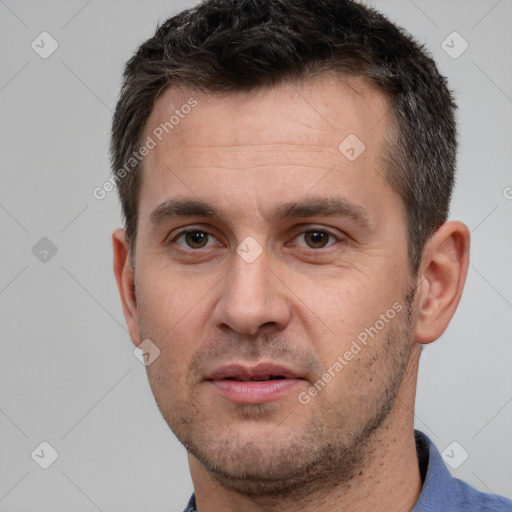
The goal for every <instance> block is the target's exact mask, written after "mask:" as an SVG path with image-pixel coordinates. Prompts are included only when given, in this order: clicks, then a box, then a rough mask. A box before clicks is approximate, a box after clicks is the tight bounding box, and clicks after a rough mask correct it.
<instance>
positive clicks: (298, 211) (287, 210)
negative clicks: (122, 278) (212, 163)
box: [149, 197, 371, 227]
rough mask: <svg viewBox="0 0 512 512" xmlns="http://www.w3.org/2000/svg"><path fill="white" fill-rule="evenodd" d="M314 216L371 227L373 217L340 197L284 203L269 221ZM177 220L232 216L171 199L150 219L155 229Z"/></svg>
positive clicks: (199, 203) (208, 206) (189, 201)
mask: <svg viewBox="0 0 512 512" xmlns="http://www.w3.org/2000/svg"><path fill="white" fill-rule="evenodd" d="M314 216H321V217H348V218H349V219H351V220H353V221H355V222H356V223H357V224H360V225H361V226H364V227H369V226H370V225H371V222H370V218H369V215H368V213H367V211H366V210H365V209H364V208H363V207H362V206H359V205H357V204H354V203H351V202H350V201H348V200H346V199H343V198H339V197H334V198H332V197H310V198H307V199H303V200H301V201H292V202H287V203H281V204H278V205H277V206H275V207H274V208H273V209H272V211H271V215H270V219H269V220H270V221H274V222H278V221H281V220H284V219H290V218H292V219H293V218H304V217H314ZM177 217H205V218H223V217H224V218H226V217H228V216H227V215H225V214H223V212H222V211H221V210H220V209H218V208H216V207H215V206H213V205H211V204H209V203H207V202H205V201H201V200H197V199H168V200H167V201H164V202H163V203H161V204H160V205H158V206H157V207H156V208H155V209H154V210H153V211H152V212H151V213H150V214H149V220H150V222H151V224H153V225H155V226H158V225H159V224H161V223H163V222H165V221H166V220H168V219H172V218H177Z"/></svg>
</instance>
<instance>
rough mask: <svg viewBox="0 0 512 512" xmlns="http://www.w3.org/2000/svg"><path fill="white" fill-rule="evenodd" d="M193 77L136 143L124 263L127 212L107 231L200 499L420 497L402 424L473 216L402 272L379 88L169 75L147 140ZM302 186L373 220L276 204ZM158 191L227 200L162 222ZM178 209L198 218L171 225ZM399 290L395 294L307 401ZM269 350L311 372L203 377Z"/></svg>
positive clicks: (281, 502)
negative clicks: (246, 398) (138, 174)
mask: <svg viewBox="0 0 512 512" xmlns="http://www.w3.org/2000/svg"><path fill="white" fill-rule="evenodd" d="M191 96H193V97H194V98H195V99H196V100H197V101H198V105H197V106H196V107H195V108H194V109H193V110H192V111H191V112H190V113H189V114H188V115H187V116H186V117H185V118H184V119H183V120H180V123H179V124H178V125H176V126H175V127H174V129H173V131H172V133H171V134H169V136H167V137H165V138H164V139H163V140H162V142H160V143H159V144H158V145H157V146H156V147H155V148H154V149H153V150H152V151H150V152H149V154H148V155H147V156H146V157H145V161H144V172H143V180H142V187H141V191H140V196H139V199H140V201H139V219H138V228H137V230H138V231H137V239H136V245H135V262H133V261H131V260H130V257H129V243H128V241H127V239H126V234H125V232H124V230H122V229H118V230H116V231H115V232H114V234H113V246H114V271H115V275H116V279H117V283H118V286H119V291H120V295H121V299H122V304H123V310H124V314H125V318H126V321H127V324H128V327H129V331H130V336H131V339H132V341H133V343H134V344H135V345H139V343H140V342H141V341H142V340H143V339H146V338H148V339H150V340H151V341H152V342H153V343H154V344H155V345H156V346H158V348H159V349H160V351H161V353H160V356H159V357H158V358H157V359H156V360H155V361H154V362H153V363H152V364H151V365H149V366H148V367H147V370H148V378H149V382H150V384H151V387H152V390H153V393H154V395H155V398H156V401H157V404H158V406H159V408H160V410H161V412H162V414H163V416H164V418H165V420H166V421H167V423H168V424H169V426H170V427H171V429H172V430H173V432H174V433H175V434H176V436H177V437H178V439H179V440H180V441H181V442H182V443H183V444H184V445H185V446H186V447H187V448H188V450H189V464H190V471H191V475H192V479H193V482H194V489H195V492H196V499H197V506H198V510H199V511H200V512H214V511H223V512H226V511H237V510H245V511H249V512H251V511H266V510H276V509H277V507H279V510H281V511H294V510H301V511H306V512H307V511H309V510H319V509H323V507H325V510H343V511H353V510H354V511H355V510H357V511H363V512H364V511H366V510H368V511H376V510H379V511H387V510H390V511H391V510H393V511H402V510H403V511H406V510H411V509H412V507H413V506H414V503H415V501H416V500H417V498H418V495H419V493H420V491H421V485H422V482H421V478H420V473H419V468H418V461H417V456H416V450H415V443H414V436H413V419H414V418H413V416H414V414H413V411H414V398H415V388H416V378H417V370H418V360H419V354H420V348H421V345H422V344H425V343H430V342H432V341H434V340H435V339H437V338H438V337H439V336H440V335H441V334H442V333H443V331H444V330H445V328H446V326H447V324H448V322H449V321H450V319H451V317H452V315H453V313H454V312H455V309H456V307H457V304H458V302H459V299H460V296H461V293H462V289H463V286H464V280H465V276H466V272H467V267H468V248H469V232H468V230H467V228H466V227H465V226H464V225H463V224H462V223H460V222H447V223H445V224H444V225H443V226H442V227H441V228H440V229H439V230H438V231H437V232H436V233H435V234H434V236H433V237H432V238H431V239H430V241H429V242H428V244H427V246H426V247H425V250H424V254H423V260H422V263H421V267H420V269H419V272H418V275H417V276H412V275H411V273H410V270H409V260H408V252H407V233H406V227H405V226H406V219H405V212H404V208H403V204H402V201H401V199H400V197H399V196H398V195H397V194H396V193H395V192H394V190H393V189H392V188H391V186H390V185H389V183H388V182H387V181H386V179H385V174H386V171H385V166H384V161H383V158H382V154H383V150H384V135H385V133H386V131H387V130H389V128H390V123H392V118H391V115H390V113H389V112H390V107H389V104H388V102H387V100H386V99H385V98H384V97H383V95H382V94H381V93H379V92H377V91H375V90H374V89H372V88H371V87H370V86H368V85H366V84H365V83H364V82H363V81H362V80H358V79H350V80H343V81H342V80H340V79H335V78H328V77H323V78H321V79H317V80H315V81H310V82H307V83H305V84H300V85H297V84H293V85H292V84H282V85H279V86H277V87H275V88H273V89H266V90H263V91H260V92H258V93H251V94H228V95H223V96H207V95H204V94H197V93H192V92H190V91H186V90H181V89H177V88H172V89H169V90H167V91H165V92H164V93H163V94H162V96H161V97H160V98H159V99H158V101H157V102H156V103H155V106H154V108H153V111H152V113H151V116H150V119H149V121H148V124H147V128H146V133H145V135H144V139H145V138H146V137H147V136H148V135H151V131H152V129H153V128H154V127H155V126H158V125H159V124H160V123H162V122H165V121H166V120H168V119H169V117H170V115H172V114H173V113H174V111H175V109H176V108H180V106H181V105H183V104H185V103H186V102H187V100H188V98H190V97H191ZM349 134H356V135H357V137H358V138H359V139H360V140H362V141H363V142H364V144H365V146H366V148H365V150H364V152H363V153H361V154H360V156H359V157H358V158H357V159H355V160H354V161H349V160H348V159H347V158H346V157H345V156H344V155H343V154H341V152H340V151H339V150H338V145H339V144H340V142H341V141H343V140H344V139H345V138H346V137H347V136H348V135H349ZM313 198H315V199H320V200H321V202H323V204H326V203H327V202H328V200H332V199H334V198H337V199H342V200H343V201H345V202H348V203H350V204H351V205H356V208H355V209H356V210H357V211H358V212H359V213H361V212H363V213H364V221H363V220H362V219H361V218H357V219H356V218H354V217H353V216H351V215H346V214H345V215H329V216H327V215H325V214H322V212H320V213H315V212H309V214H308V215H307V216H304V215H303V213H304V212H302V213H301V212H299V213H301V214H300V215H299V216H293V217H289V218H283V219H280V218H276V217H274V216H273V214H272V213H273V212H274V210H275V208H276V207H278V206H279V205H280V204H282V203H293V202H299V201H304V200H306V199H313ZM169 199H192V200H196V201H197V200H202V201H204V202H207V203H208V204H210V205H211V206H212V207H214V208H215V209H217V210H219V212H220V213H219V215H214V216H212V217H205V216H204V215H192V216H181V215H180V216H173V217H166V218H164V219H163V220H161V222H154V216H153V217H152V216H151V214H152V212H154V211H155V209H156V208H157V207H158V206H159V205H161V204H162V203H164V202H165V201H168V200H169ZM351 211H352V210H351ZM152 219H153V220H152ZM184 228H187V229H196V231H200V232H202V233H203V235H201V233H196V235H195V238H194V237H192V238H191V237H190V235H189V236H188V237H186V236H183V235H182V236H179V235H180V234H181V231H182V230H183V229H184ZM180 230H181V231H180ZM319 232H320V234H318V233H319ZM325 232H327V233H330V236H329V235H326V234H321V233H325ZM204 233H208V235H207V236H205V235H204ZM313 233H317V234H316V235H314V234H313ZM201 236H202V237H203V238H202V239H201ZM249 236H250V237H252V238H253V239H254V240H256V242H257V243H258V244H259V246H260V247H261V249H262V252H261V254H260V255H259V256H258V258H257V259H255V261H253V262H252V263H247V262H246V261H245V260H244V259H243V258H242V257H241V256H240V255H239V254H237V252H236V249H237V247H238V246H239V245H240V244H241V243H242V242H243V241H244V240H245V239H246V237H249ZM199 239H201V240H202V241H205V240H206V241H207V243H206V246H205V247H197V245H198V244H196V245H194V243H195V242H197V240H199ZM319 241H320V243H319ZM187 242H188V245H187ZM191 243H192V247H191V246H190V244H191ZM311 245H313V246H311ZM393 304H395V305H396V304H399V305H400V306H401V310H400V312H399V313H397V314H396V316H394V318H393V319H392V320H390V321H389V322H387V323H385V324H384V327H383V328H382V329H380V330H379V332H378V334H377V335H376V336H375V337H373V338H371V340H370V341H369V343H368V344H367V346H363V347H362V349H361V350H360V351H359V352H358V353H357V354H355V355H354V356H353V358H352V359H351V360H350V361H349V362H348V363H347V364H346V365H345V366H344V367H343V369H342V370H341V371H339V372H337V373H336V375H335V377H333V378H332V380H331V381H330V382H329V383H328V384H327V385H326V386H325V387H324V388H323V389H322V390H321V391H320V392H319V393H317V394H316V396H313V397H312V398H311V400H310V401H309V403H307V404H302V403H300V401H299V400H298V394H299V393H300V392H307V390H308V389H310V388H311V386H313V385H314V384H315V382H317V381H318V379H319V378H322V375H323V374H324V373H325V372H326V371H327V369H328V368H329V367H332V365H333V363H334V362H335V361H336V360H337V358H338V356H339V355H343V354H345V352H346V351H347V350H349V349H350V347H351V344H352V342H353V341H354V340H355V339H356V338H357V336H358V334H360V333H361V332H362V331H364V330H365V328H369V327H371V326H374V325H376V321H377V320H379V318H381V317H380V315H382V314H385V313H386V311H388V310H390V309H391V308H392V306H393ZM262 361H265V362H267V361H271V362H273V363H276V364H282V365H285V366H287V367H289V368H293V369H294V371H296V372H297V373H298V374H300V376H301V377H302V380H301V381H299V382H298V384H297V385H296V386H295V387H294V388H293V390H292V391H290V392H289V393H286V394H284V395H282V396H280V397H279V398H277V399H276V400H274V401H271V402H268V403H262V404H238V403H234V402H233V401H231V400H227V399H226V398H225V397H223V396H221V395H220V394H219V393H218V391H217V390H216V389H215V388H214V387H213V386H212V385H211V383H210V382H208V381H205V380H204V379H205V377H206V376H207V375H208V374H209V372H211V371H212V370H213V369H215V368H217V367H218V366H220V365H224V364H232V363H237V364H241V365H246V366H251V365H254V364H256V363H259V362H262Z"/></svg>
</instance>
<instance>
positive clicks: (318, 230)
mask: <svg viewBox="0 0 512 512" xmlns="http://www.w3.org/2000/svg"><path fill="white" fill-rule="evenodd" d="M190 233H202V234H205V235H207V236H208V237H212V238H215V235H213V234H212V233H210V232H208V231H206V230H203V229H197V228H195V229H187V230H185V231H181V232H180V233H178V234H177V235H176V236H175V237H174V238H172V239H171V240H169V241H168V242H166V244H167V245H170V244H176V243H177V240H178V239H179V238H181V237H184V236H186V235H187V234H190ZM307 233H323V234H326V235H328V236H329V237H330V238H331V239H334V240H335V241H336V242H342V241H344V240H345V238H344V237H340V236H337V235H335V234H334V233H331V232H330V231H328V230H326V229H324V228H315V227H311V228H309V229H306V230H304V231H301V232H300V233H298V234H297V235H295V236H294V238H293V240H295V239H297V238H298V237H299V236H300V235H305V234H307ZM208 241H209V240H208ZM207 243H208V242H207ZM332 245H334V244H329V245H326V246H324V247H319V248H314V247H301V248H302V249H305V250H308V249H310V250H312V251H319V250H320V249H328V248H329V247H331V246H332ZM180 247H181V246H180ZM181 248H182V249H183V250H190V251H195V252H198V251H200V250H201V249H204V248H203V247H199V248H193V247H188V249H185V248H183V247H181Z"/></svg>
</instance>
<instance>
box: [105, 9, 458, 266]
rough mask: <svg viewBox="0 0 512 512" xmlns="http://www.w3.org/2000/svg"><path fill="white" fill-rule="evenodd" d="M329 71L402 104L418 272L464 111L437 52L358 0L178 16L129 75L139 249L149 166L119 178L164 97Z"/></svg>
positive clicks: (395, 105) (126, 188)
mask: <svg viewBox="0 0 512 512" xmlns="http://www.w3.org/2000/svg"><path fill="white" fill-rule="evenodd" d="M322 73H335V74H338V75H339V76H348V77H350V76H362V77H364V78H365V79H366V80H367V81H368V82H369V83H370V84H372V85H373V86H374V87H375V88H376V89H377V90H379V91H381V92H382V93H384V94H385V95H386V97H387V98H388V99H389V100H390V102H391V105H392V116H393V119H394V123H393V128H392V129H391V131H390V133H389V136H388V139H389V140H388V144H387V151H386V155H384V156H385V159H386V165H387V169H386V178H387V179H388V181H389V182H390V184H391V185H392V186H393V188H394V190H395V191H396V192H397V193H398V194H399V195H400V197H401V198H402V200H403V202H404V205H405V210H406V214H407V226H408V240H409V258H410V263H411V269H412V271H413V272H416V271H417V269H418V267H419V264H420V261H421V256H422V252H423V248H424V245H425V243H426V241H427V240H428V239H429V237H430V236H431V235H432V234H433V233H434V232H435V231H436V230H437V229H438V228H439V227H440V226H441V225H442V224H443V223H444V222H445V221H446V218H447V216H448V211H449V205H450V198H451V194H452V189H453V183H454V174H455V160H456V148H457V143H456V123H455V117H454V114H455V109H456V106H455V103H454V101H453V98H452V96H451V93H450V91H449V89H448V87H447V85H446V80H445V79H444V77H443V76H441V75H440V73H439V71H438V69H437V67H436V65H435V63H434V61H433V60H432V58H431V57H430V56H429V55H428V53H427V52H426V51H425V49H424V48H423V47H422V46H420V45H419V44H418V43H417V42H416V41H415V40H414V39H413V38H412V37H411V36H410V35H408V34H407V33H405V31H404V30H403V29H401V28H399V27H397V26H395V25H394V24H393V23H391V22H390V21H389V20H388V19H387V18H386V17H385V16H384V15H382V14H380V13H378V12H377V11H375V10H374V9H371V8H369V7H366V6H364V5H362V4H360V3H356V2H354V1H350V0H206V1H204V2H202V3H201V4H199V5H198V6H197V7H195V8H193V9H188V10H185V11H182V12H181V13H179V14H177V15H176V16H173V17H172V18H170V19H168V20H167V21H166V22H165V23H163V24H162V25H161V26H159V27H158V28H157V31H156V33H155V35H154V36H153V37H152V38H151V39H149V40H148V41H146V42H145V43H144V44H142V45H141V46H140V48H139V49H138V50H137V52H136V53H135V55H134V56H133V57H132V58H131V59H130V60H129V61H128V63H127V64H126V67H125V70H124V75H123V78H124V80H123V85H122V90H121V94H120V99H119V101H118V103H117V107H116V110H115V114H114V118H113V122H112V139H111V161H112V168H113V172H114V177H115V178H116V180H117V185H118V191H119V196H120V199H121V205H122V210H123V217H124V221H125V229H126V231H127V236H128V240H129V241H130V244H131V247H132V248H133V247H134V245H135V238H136V229H137V215H138V196H139V190H140V183H141V165H140V164H137V165H136V166H134V168H133V169H132V170H131V171H130V172H128V173H126V172H124V173H122V174H123V175H122V176H121V173H120V172H119V170H120V169H122V168H123V166H126V162H127V160H128V159H129V158H130V157H131V156H132V154H133V153H134V152H136V151H137V150H138V148H139V147H140V145H141V143H142V134H143V132H144V129H145V126H146V123H147V120H148V118H149V116H150V114H151V111H152V108H153V105H154V103H155V101H156V99H157V98H158V97H159V95H160V94H161V93H162V92H163V91H164V90H166V89H167V88H169V87H171V86H176V85H178V86H183V87H186V88H189V89H190V90H192V91H199V92H204V93H208V94H215V93H229V92H235V91H236V92H238V91H247V92H250V91H255V90H257V89H261V88H265V87H271V86H273V85H276V84H279V83H282V82H286V81H299V80H307V79H308V78H311V77H313V76H317V75H319V74H322ZM125 169H126V167H125Z"/></svg>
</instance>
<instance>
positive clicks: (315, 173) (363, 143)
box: [140, 77, 392, 216]
mask: <svg viewBox="0 0 512 512" xmlns="http://www.w3.org/2000/svg"><path fill="white" fill-rule="evenodd" d="M390 113H391V108H390V105H389V103H388V100H387V99H386V98H385V96H384V95H383V94H382V93H380V92H378V91H377V90H376V89H374V88H373V87H371V86H369V85H368V84H367V83H366V82H365V81H364V80H362V79H355V78H351V79H344V80H341V79H339V78H334V77H324V78H322V79H317V80H315V81H311V82H306V83H303V84H300V85H299V84H293V83H283V84H280V85H278V86H276V87H273V88H267V89H261V90H259V91H257V92H251V93H230V94H223V95H219V94H215V95H212V94H210V95H208V94H204V93H197V92H193V91H190V90H186V89H180V88H170V89H168V90H166V91H165V92H164V93H163V94H162V95H161V96H160V97H159V98H158V100H157V101H156V102H155V105H154V108H153V110H152V112H151V115H150V118H149V120H148V123H147V125H146V128H145V133H144V137H143V140H148V138H151V139H152V140H153V141H154V148H153V149H152V150H151V151H150V152H149V154H147V156H146V157H145V159H144V163H143V169H144V170H143V179H142V190H141V195H140V197H141V203H140V213H141V215H142V216H143V215H147V214H148V212H149V210H150V208H151V206H152V205H154V204H155V203H157V202H159V201H160V202H161V201H164V200H165V199H166V198H167V197H168V196H169V195H173V194H175V195H180V194H181V195H184V194H185V195H190V194H191V193H198V194H200V193H202V192H206V191H209V193H210V195H212V194H213V195H214V192H215V191H218V198H221V197H222V194H225V193H226V191H227V190H229V192H230V194H231V196H232V197H233V196H234V195H236V193H237V192H245V193H246V194H248V192H250V190H251V189H252V190H253V191H256V190H257V189H259V193H257V195H258V196H259V197H260V198H261V197H264V196H265V192H266V191H267V192H269V197H271V194H270V191H271V189H273V188H276V187H278V188H280V189H284V190H283V191H282V193H283V194H285V195H286V194H288V195H289V196H290V197H289V198H288V199H290V200H292V199H294V198H293V197H292V196H293V195H294V194H295V195H297V194H304V192H305V190H306V189H307V188H308V187H311V185H312V184H313V183H315V182H317V181H318V177H319V176H322V175H325V173H326V171H328V170H329V169H333V168H335V169H336V171H337V174H338V175H337V176H336V177H335V178H334V177H332V176H331V178H333V180H332V182H331V183H330V182H329V180H327V179H325V180H322V184H323V186H324V187H326V188H327V189H330V188H332V185H333V184H334V183H340V184H343V180H344V181H345V188H346V189H347V190H351V189H352V190H355V189H357V188H359V189H360V191H359V192H360V194H361V193H363V195H364V193H368V194H370V193H372V191H373V193H379V192H378V190H379V188H382V187H386V186H387V183H386V182H385V181H384V180H383V176H384V174H385V169H384V161H383V157H382V155H383V151H384V144H385V133H386V130H387V129H389V125H390V123H391V122H392V121H391V115H390ZM354 157H355V158H354ZM226 171H236V172H234V173H233V172H228V173H226ZM331 174H332V173H331ZM340 180H341V181H340ZM301 182H303V183H302V184H301ZM362 184H364V187H362ZM369 184H371V186H369ZM320 189H321V187H320V186H317V187H316V191H319V190H320ZM194 191H195V192H194ZM283 199H286V198H283Z"/></svg>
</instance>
